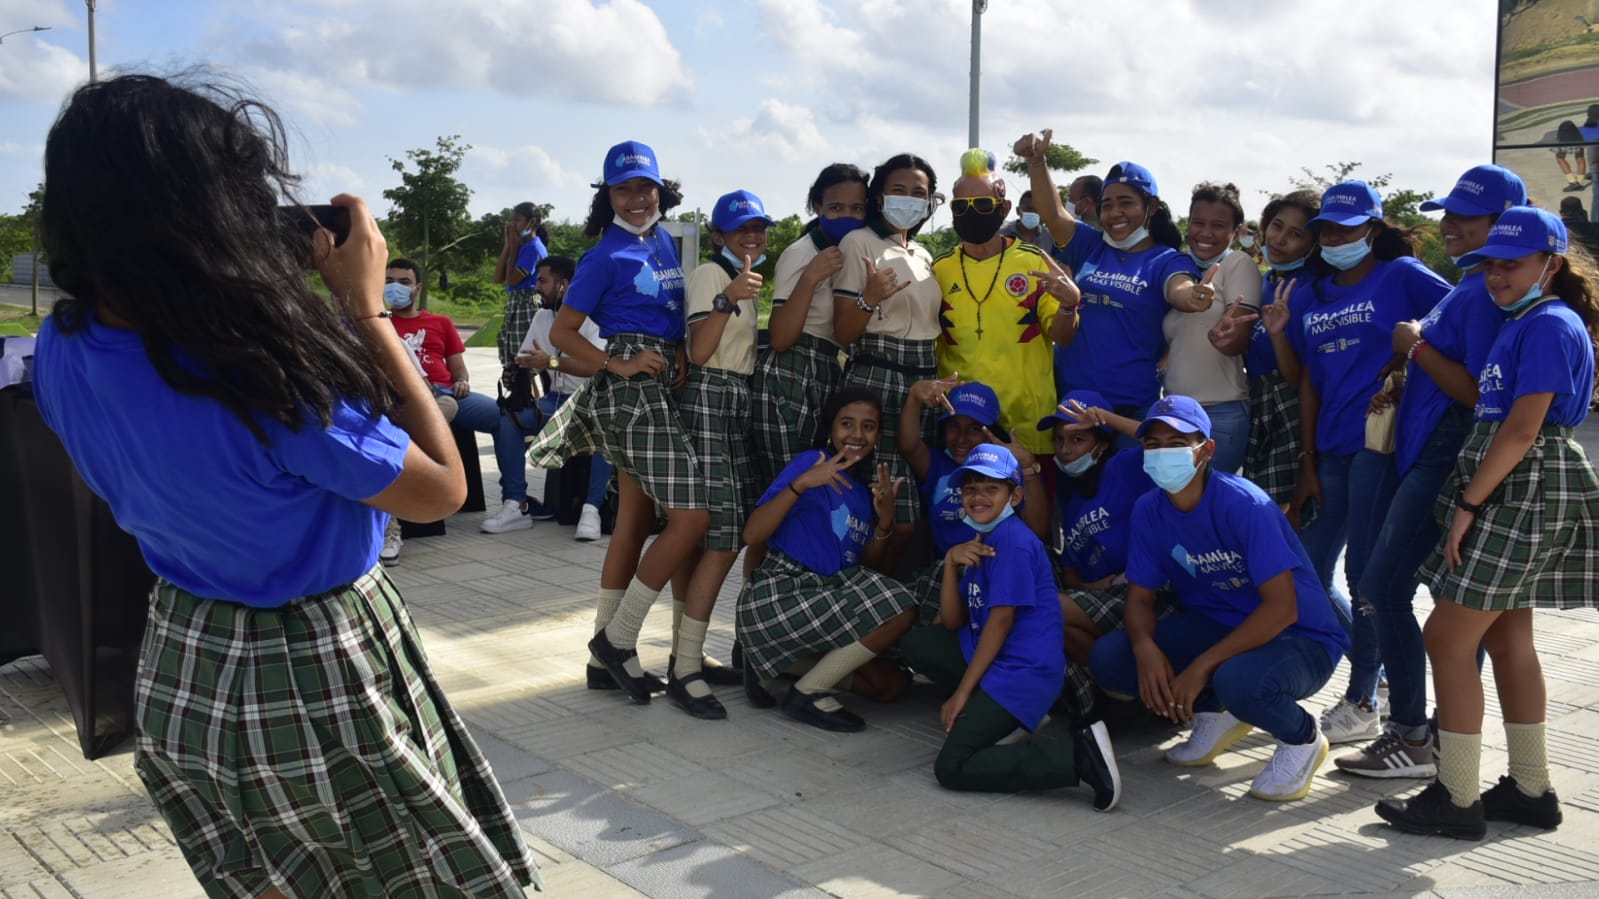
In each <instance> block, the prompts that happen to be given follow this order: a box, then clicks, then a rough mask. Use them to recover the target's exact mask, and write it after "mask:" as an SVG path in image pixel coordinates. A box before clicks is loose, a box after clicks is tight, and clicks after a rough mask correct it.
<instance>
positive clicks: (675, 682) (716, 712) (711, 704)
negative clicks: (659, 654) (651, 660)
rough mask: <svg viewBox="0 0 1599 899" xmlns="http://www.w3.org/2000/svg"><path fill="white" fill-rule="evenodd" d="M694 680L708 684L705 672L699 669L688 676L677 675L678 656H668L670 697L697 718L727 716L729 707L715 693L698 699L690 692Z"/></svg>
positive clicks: (706, 719) (667, 670) (667, 683)
mask: <svg viewBox="0 0 1599 899" xmlns="http://www.w3.org/2000/svg"><path fill="white" fill-rule="evenodd" d="M694 681H699V682H700V683H702V684H707V685H708V682H707V681H706V679H705V675H704V673H702V672H699V671H696V672H694V673H693V674H690V675H689V676H688V677H684V678H679V677H678V676H677V658H676V657H675V656H671V657H668V658H667V661H666V695H667V697H668V698H670V699H671V700H672V702H674V703H676V704H677V707H678V708H680V709H682V710H683V711H685V712H688V713H689V714H690V715H692V716H694V717H695V718H700V719H702V720H705V721H721V720H722V719H724V718H726V717H727V709H726V708H725V707H724V706H723V705H722V702H721V700H719V699H717V698H716V697H715V696H714V695H713V696H701V697H699V698H697V699H696V698H695V697H694V696H693V695H692V694H690V693H689V692H688V685H689V684H691V683H693V682H694Z"/></svg>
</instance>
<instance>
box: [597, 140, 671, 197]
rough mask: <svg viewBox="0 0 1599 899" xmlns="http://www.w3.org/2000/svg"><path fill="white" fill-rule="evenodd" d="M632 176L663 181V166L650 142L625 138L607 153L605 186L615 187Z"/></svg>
mask: <svg viewBox="0 0 1599 899" xmlns="http://www.w3.org/2000/svg"><path fill="white" fill-rule="evenodd" d="M631 178H648V179H649V180H651V181H654V182H655V183H656V184H660V183H661V168H660V166H659V165H658V164H656V162H655V151H654V150H651V149H650V146H649V144H644V143H639V142H638V141H636V140H625V141H622V142H621V143H619V144H617V145H616V146H614V147H612V148H611V149H610V151H609V152H608V153H606V154H605V186H606V187H615V186H616V185H618V184H621V183H622V182H623V181H627V180H629V179H631Z"/></svg>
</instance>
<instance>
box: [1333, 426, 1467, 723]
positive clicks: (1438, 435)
mask: <svg viewBox="0 0 1599 899" xmlns="http://www.w3.org/2000/svg"><path fill="white" fill-rule="evenodd" d="M1402 426H1403V425H1401V427H1402ZM1470 430H1471V410H1469V409H1466V408H1464V407H1462V406H1451V407H1450V410H1449V411H1448V412H1446V413H1445V414H1444V418H1443V421H1441V422H1439V424H1438V427H1437V429H1436V430H1434V431H1433V433H1432V437H1431V438H1429V439H1428V440H1427V444H1426V445H1425V446H1423V447H1422V449H1421V455H1420V456H1418V457H1416V462H1415V464H1413V465H1412V466H1411V468H1410V470H1409V471H1407V472H1405V475H1404V477H1403V478H1402V479H1400V480H1399V483H1398V487H1397V489H1396V490H1395V491H1394V493H1393V494H1392V500H1391V502H1389V503H1388V504H1387V505H1386V507H1384V506H1378V507H1377V510H1376V511H1377V514H1378V515H1380V516H1383V517H1382V519H1381V521H1382V526H1381V528H1380V530H1379V531H1378V535H1377V540H1376V543H1375V544H1374V545H1373V546H1372V550H1371V556H1370V557H1369V558H1368V559H1367V560H1366V570H1365V573H1364V574H1363V575H1361V578H1360V581H1359V583H1358V586H1357V595H1359V596H1360V598H1361V599H1363V600H1365V601H1367V602H1369V603H1371V606H1372V609H1373V611H1374V612H1375V614H1376V620H1377V643H1378V646H1379V647H1380V648H1381V649H1382V661H1383V667H1384V669H1386V671H1387V673H1388V689H1389V694H1388V701H1389V703H1390V707H1389V714H1390V716H1391V717H1392V719H1393V721H1394V723H1395V724H1398V725H1401V726H1403V727H1406V728H1415V727H1420V726H1421V725H1423V724H1426V723H1427V651H1426V648H1425V647H1424V646H1423V644H1422V639H1421V625H1420V624H1419V623H1418V622H1417V621H1416V613H1415V611H1414V610H1413V609H1412V600H1414V599H1415V596H1416V586H1417V584H1418V580H1417V578H1416V569H1418V568H1420V567H1421V563H1423V562H1425V561H1427V556H1428V555H1430V554H1431V553H1432V551H1433V549H1434V548H1435V547H1436V546H1437V545H1438V541H1439V539H1440V538H1441V537H1442V536H1443V534H1442V532H1441V531H1440V530H1439V528H1438V522H1437V521H1436V520H1435V519H1434V518H1433V504H1434V503H1435V502H1437V500H1438V493H1439V492H1440V491H1441V490H1443V486H1444V481H1445V480H1446V479H1447V478H1448V477H1449V473H1450V472H1451V471H1453V470H1454V468H1455V459H1456V458H1457V457H1458V456H1459V455H1460V447H1461V445H1462V444H1464V443H1465V441H1466V434H1467V433H1468V432H1469V431H1470Z"/></svg>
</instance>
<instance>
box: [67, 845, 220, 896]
mask: <svg viewBox="0 0 1599 899" xmlns="http://www.w3.org/2000/svg"><path fill="white" fill-rule="evenodd" d="M62 881H63V882H64V883H65V885H66V886H67V887H68V888H70V889H71V890H72V891H73V892H74V893H76V894H77V895H79V896H119V897H123V899H199V897H203V896H205V890H202V889H201V888H200V885H199V883H198V882H196V881H195V879H194V874H193V873H192V872H191V871H190V870H189V865H188V863H187V862H185V861H184V860H183V856H182V854H180V853H179V852H178V849H177V847H175V846H172V847H168V848H167V849H165V850H158V851H155V852H145V853H141V854H139V855H132V856H127V857H125V858H118V859H112V860H110V861H106V862H104V863H102V864H97V865H94V866H93V867H85V868H78V869H76V870H72V871H67V872H65V873H63V874H62Z"/></svg>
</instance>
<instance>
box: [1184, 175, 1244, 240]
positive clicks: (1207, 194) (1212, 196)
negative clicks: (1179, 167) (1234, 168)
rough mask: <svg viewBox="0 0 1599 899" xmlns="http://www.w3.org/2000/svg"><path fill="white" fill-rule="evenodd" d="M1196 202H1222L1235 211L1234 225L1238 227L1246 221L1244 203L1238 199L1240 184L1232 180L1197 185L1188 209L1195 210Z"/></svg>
mask: <svg viewBox="0 0 1599 899" xmlns="http://www.w3.org/2000/svg"><path fill="white" fill-rule="evenodd" d="M1195 203H1220V204H1221V205H1223V206H1226V207H1227V208H1229V209H1231V210H1232V212H1233V227H1234V228H1237V227H1238V226H1239V225H1242V224H1243V223H1244V204H1243V203H1241V202H1239V200H1238V186H1237V185H1236V184H1233V183H1232V182H1228V183H1226V184H1215V183H1213V182H1210V181H1205V182H1203V183H1201V184H1198V185H1195V187H1194V196H1193V199H1191V200H1189V201H1188V211H1189V213H1190V214H1192V213H1193V211H1194V204H1195Z"/></svg>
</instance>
